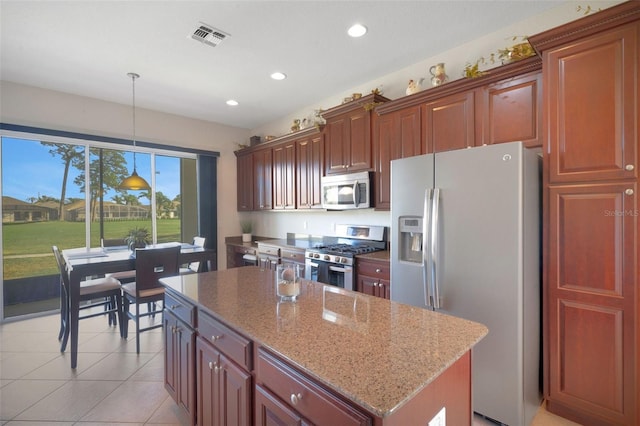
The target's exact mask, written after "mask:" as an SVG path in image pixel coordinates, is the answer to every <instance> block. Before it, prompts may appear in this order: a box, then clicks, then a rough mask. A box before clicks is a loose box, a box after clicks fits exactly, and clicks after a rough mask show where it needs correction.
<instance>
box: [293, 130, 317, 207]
mask: <svg viewBox="0 0 640 426" xmlns="http://www.w3.org/2000/svg"><path fill="white" fill-rule="evenodd" d="M296 158H297V161H296V183H297V185H296V189H297V197H296V200H297V202H296V204H297V207H298V208H300V209H309V208H321V207H322V197H321V187H320V179H322V176H323V173H324V167H323V159H324V140H323V138H322V135H317V136H315V137H313V136H311V137H308V138H305V139H301V140H298V141H297V142H296Z"/></svg>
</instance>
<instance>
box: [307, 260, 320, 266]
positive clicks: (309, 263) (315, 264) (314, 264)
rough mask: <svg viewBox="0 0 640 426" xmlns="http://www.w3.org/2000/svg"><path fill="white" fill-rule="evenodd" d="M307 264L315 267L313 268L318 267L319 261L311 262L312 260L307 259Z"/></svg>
mask: <svg viewBox="0 0 640 426" xmlns="http://www.w3.org/2000/svg"><path fill="white" fill-rule="evenodd" d="M307 265H309V266H311V267H313V268H317V267H318V264H317V263H314V262H311V261H309V260H307Z"/></svg>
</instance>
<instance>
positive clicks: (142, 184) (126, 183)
mask: <svg viewBox="0 0 640 426" xmlns="http://www.w3.org/2000/svg"><path fill="white" fill-rule="evenodd" d="M127 75H128V76H129V77H131V83H132V85H133V173H131V176H129V177H128V178H126V179H125V180H123V181H122V182H121V183H120V185H118V188H117V189H125V190H126V189H128V190H132V191H141V190H145V189H151V186H149V184H148V183H147V181H146V180H144V179H143V178H141V177H140V176H138V172H137V171H136V78H140V75H139V74H136V73H134V72H130V73H127Z"/></svg>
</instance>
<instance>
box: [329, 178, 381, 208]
mask: <svg viewBox="0 0 640 426" xmlns="http://www.w3.org/2000/svg"><path fill="white" fill-rule="evenodd" d="M321 186H322V207H323V208H325V209H327V210H350V209H366V208H369V207H370V206H371V203H370V197H371V178H370V176H369V172H359V173H349V174H344V175H332V176H325V177H323V178H322V179H321Z"/></svg>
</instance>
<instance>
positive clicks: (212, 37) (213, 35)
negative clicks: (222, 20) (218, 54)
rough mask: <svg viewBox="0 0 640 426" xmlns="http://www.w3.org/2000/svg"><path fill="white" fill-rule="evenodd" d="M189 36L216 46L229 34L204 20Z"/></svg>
mask: <svg viewBox="0 0 640 426" xmlns="http://www.w3.org/2000/svg"><path fill="white" fill-rule="evenodd" d="M189 37H191V38H192V39H194V40H197V41H199V42H201V43H204V44H208V45H209V46H213V47H216V46H217V45H219V44H220V43H222V42H223V41H224V39H226V38H227V37H229V34H227V33H225V32H224V31H221V30H219V29H217V28H214V27H212V26H211V25H208V24H205V23H204V22H200V23H199V24H198V26H197V27H196V29H195V30H194V31H193V33H192V34H191V35H190V36H189Z"/></svg>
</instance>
